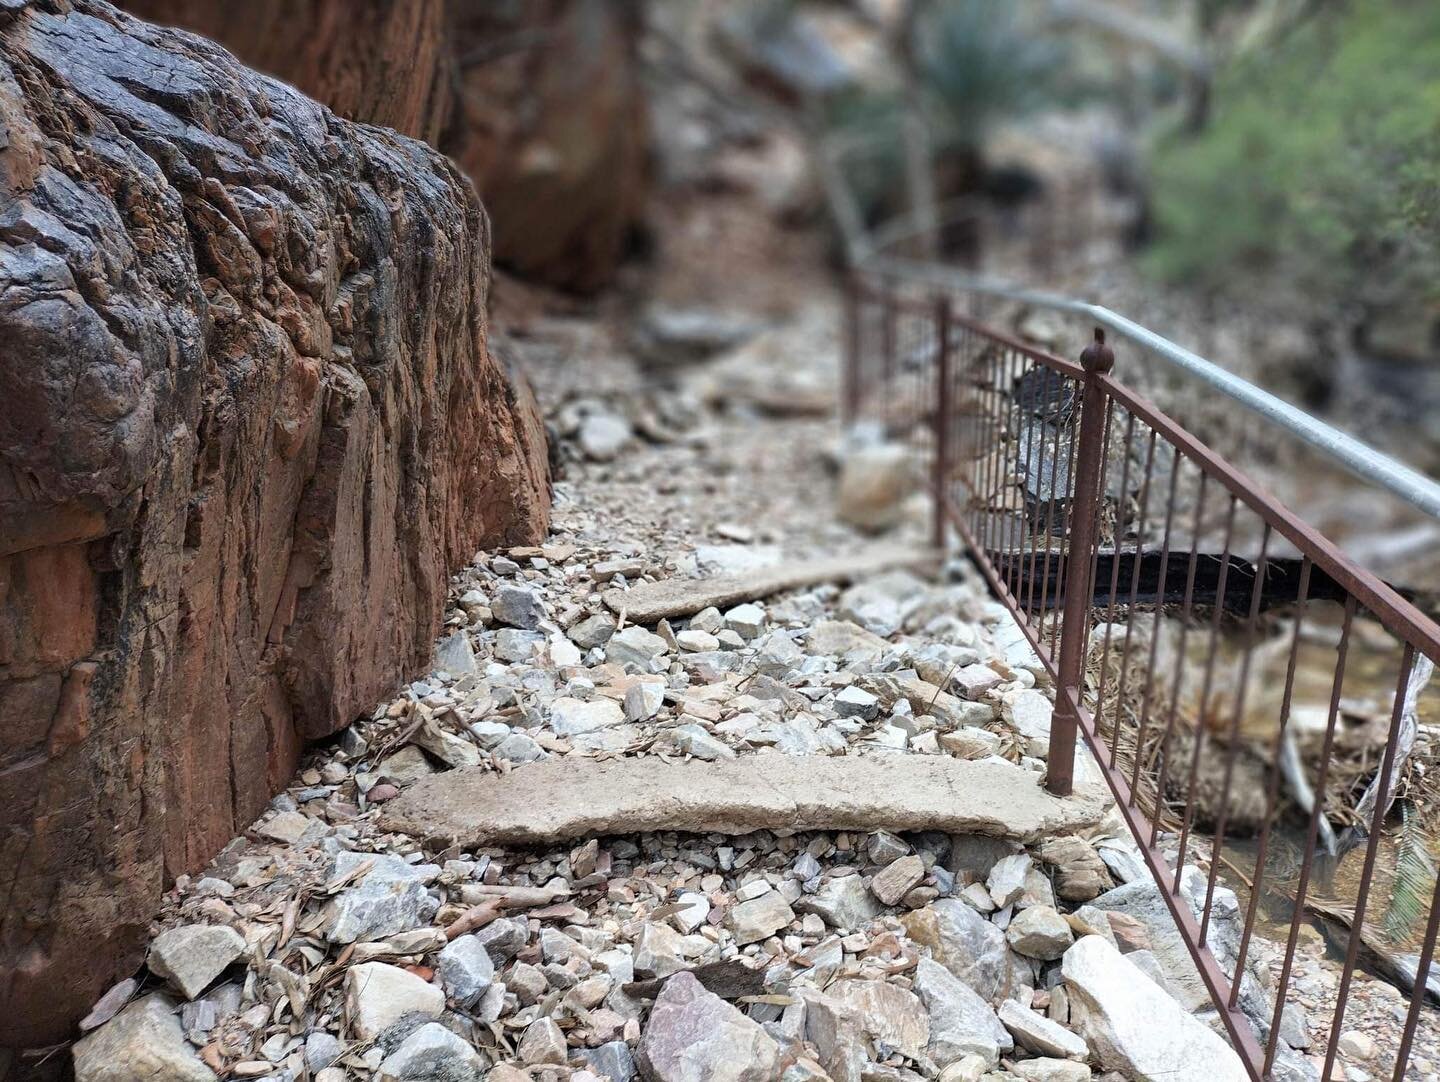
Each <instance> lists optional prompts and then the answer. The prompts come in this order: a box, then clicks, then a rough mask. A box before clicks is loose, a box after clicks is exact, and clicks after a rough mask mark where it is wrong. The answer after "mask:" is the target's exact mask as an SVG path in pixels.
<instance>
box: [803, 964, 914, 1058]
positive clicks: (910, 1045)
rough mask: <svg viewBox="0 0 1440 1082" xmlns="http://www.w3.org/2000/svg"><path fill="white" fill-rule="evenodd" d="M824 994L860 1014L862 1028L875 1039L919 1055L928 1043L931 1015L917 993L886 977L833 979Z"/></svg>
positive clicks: (908, 1054)
mask: <svg viewBox="0 0 1440 1082" xmlns="http://www.w3.org/2000/svg"><path fill="white" fill-rule="evenodd" d="M825 991H826V994H828V995H831V996H833V997H834V998H836V999H838V1000H839V1001H840V1002H841V1003H847V1004H849V1005H850V1006H851V1007H853V1008H855V1010H856V1011H857V1012H859V1014H860V1018H861V1025H862V1026H863V1027H864V1030H865V1032H866V1033H867V1034H868V1035H869V1036H870V1037H871V1038H872V1039H873V1040H874V1041H876V1042H877V1043H879V1044H881V1045H883V1046H885V1047H889V1048H897V1049H899V1050H900V1051H901V1052H903V1053H904V1054H905V1055H907V1056H909V1057H910V1058H911V1059H918V1058H920V1056H921V1055H922V1054H923V1052H924V1050H925V1046H926V1045H927V1044H929V1043H930V1016H929V1014H927V1013H926V1011H925V1005H924V1004H923V1003H921V1002H920V997H919V996H917V995H915V993H913V992H907V991H906V990H905V989H903V988H901V987H900V986H899V985H896V984H890V983H889V982H887V981H864V980H842V981H835V982H834V983H833V984H831V985H830V987H828V988H827V989H826V990H825Z"/></svg>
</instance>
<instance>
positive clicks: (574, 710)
mask: <svg viewBox="0 0 1440 1082" xmlns="http://www.w3.org/2000/svg"><path fill="white" fill-rule="evenodd" d="M624 722H625V711H624V710H622V709H621V707H620V704H619V703H617V702H616V701H615V700H614V699H572V698H568V697H564V698H559V699H556V700H555V701H554V702H552V703H551V704H550V728H551V729H552V730H554V732H555V735H556V736H578V735H579V734H581V733H593V732H594V731H595V730H597V729H608V728H610V727H611V726H614V725H621V724H624Z"/></svg>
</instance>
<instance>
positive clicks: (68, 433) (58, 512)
mask: <svg viewBox="0 0 1440 1082" xmlns="http://www.w3.org/2000/svg"><path fill="white" fill-rule="evenodd" d="M417 100H418V99H417ZM407 108H409V107H407ZM489 260H490V240H489V226H488V222H487V218H486V216H485V213H484V211H483V210H482V208H481V206H480V203H479V202H478V201H477V199H476V197H475V194H474V191H473V189H472V186H471V185H470V183H469V182H468V181H467V180H466V179H465V177H464V176H462V175H461V174H460V173H459V171H458V170H457V169H456V168H455V167H454V166H453V165H452V164H451V163H450V162H449V161H447V160H446V159H445V158H443V157H442V156H440V155H439V154H437V153H436V152H434V151H433V150H431V149H430V148H429V147H427V146H426V145H424V144H422V143H420V142H416V141H413V140H411V139H408V138H405V137H403V136H400V135H397V134H395V133H394V132H391V131H389V130H386V129H383V128H376V127H369V126H365V125H359V124H354V123H351V122H349V121H346V120H344V119H341V118H340V117H337V116H336V115H334V114H333V113H332V112H330V111H329V110H328V109H326V108H324V107H323V106H321V105H318V104H316V103H315V102H313V101H311V100H309V99H308V98H305V97H303V96H302V95H301V94H300V93H298V92H297V91H295V90H293V89H292V88H291V87H289V86H287V85H284V84H282V83H280V82H277V81H274V80H271V79H269V78H266V77H263V76H261V75H259V74H257V73H255V72H253V71H251V70H250V69H248V68H246V67H244V66H242V65H241V64H240V63H239V62H237V61H236V60H235V59H234V58H232V57H231V56H230V55H229V54H228V53H226V52H225V51H224V50H223V49H222V48H220V47H219V46H218V45H212V44H210V43H209V42H206V41H204V40H202V39H199V38H195V37H192V36H189V35H186V34H181V33H178V32H175V31H171V30H166V29H159V28H156V27H152V26H150V25H148V24H145V23H142V22H139V21H138V20H136V19H134V18H132V17H130V16H128V15H125V14H123V13H121V12H119V11H117V10H116V9H114V8H112V7H110V6H109V5H107V4H105V3H103V2H101V0H34V2H31V0H0V719H3V720H0V1045H11V1046H15V1045H35V1044H40V1043H45V1042H49V1041H53V1040H59V1039H63V1038H65V1037H66V1036H69V1035H70V1034H71V1032H72V1029H71V1027H72V1025H73V1023H74V1021H75V1019H76V1018H77V1017H78V1015H79V1014H81V1013H83V1012H84V1010H85V1009H86V1008H87V1007H88V1006H89V1004H90V1003H91V1002H92V1001H93V999H94V998H95V996H96V995H97V994H98V993H100V992H101V991H103V990H104V989H105V987H107V986H108V985H109V984H110V983H111V982H112V981H113V980H115V979H116V978H117V977H118V976H121V975H124V974H127V973H129V972H131V971H133V967H134V966H135V965H136V964H138V962H139V960H140V952H141V948H142V944H143V942H144V940H145V929H146V925H147V923H148V921H149V919H150V917H151V915H152V914H153V912H154V911H155V907H156V905H157V903H158V899H159V896H160V893H161V891H162V889H163V887H164V885H165V884H166V882H167V881H168V880H169V879H170V878H171V877H173V876H174V875H176V874H178V873H180V872H182V871H188V870H193V869H195V868H197V867H199V866H201V865H202V864H203V863H204V862H205V861H206V860H207V859H208V858H209V857H210V856H211V855H213V853H214V852H215V851H216V850H217V849H218V848H219V847H220V846H221V845H223V844H224V843H225V842H226V841H227V840H228V839H229V838H231V837H232V836H233V835H234V834H235V833H236V832H237V831H240V830H243V829H244V828H245V827H246V826H247V825H248V824H249V823H250V822H251V821H252V820H253V819H254V817H255V816H256V815H257V813H258V812H259V811H260V810H261V809H262V808H263V807H264V805H265V803H266V801H267V800H268V798H269V797H270V795H271V794H272V793H274V792H275V791H276V790H277V789H278V788H280V787H281V786H282V785H283V784H284V782H285V781H286V780H287V779H288V777H289V776H290V774H291V772H292V770H293V767H294V765H295V762H296V758H297V756H298V754H299V751H300V748H301V746H302V744H303V742H304V741H305V740H307V739H314V738H318V737H322V736H324V735H326V734H327V733H331V732H333V731H335V730H336V729H338V728H340V727H342V726H344V725H345V724H347V723H348V722H350V721H351V720H352V719H353V718H354V717H355V716H356V715H358V714H359V713H361V712H364V711H367V710H369V709H370V708H371V707H372V706H373V704H374V703H375V702H376V701H377V700H378V699H380V698H381V697H382V696H384V695H385V694H386V693H388V692H389V691H391V690H392V689H393V688H394V686H395V684H396V683H397V682H398V681H399V680H401V679H403V678H405V677H407V676H410V675H413V674H414V673H416V672H417V671H418V670H420V669H421V668H423V667H424V665H425V664H426V661H427V659H428V657H429V654H430V651H431V648H432V644H433V641H434V638H435V635H436V633H437V631H438V628H439V623H440V615H441V610H442V606H443V602H444V595H445V591H446V582H447V574H448V572H449V571H450V570H451V569H452V568H453V567H455V566H456V565H458V564H460V563H462V562H464V561H465V560H467V559H468V558H469V557H470V556H471V554H472V553H473V552H474V551H475V549H476V548H478V547H484V546H495V545H505V544H516V543H526V542H532V541H534V540H536V539H537V538H539V537H540V536H541V535H542V534H543V532H544V529H545V526H546V519H547V508H548V491H547V489H548V478H547V474H546V456H545V449H544V437H543V432H542V430H541V427H540V424H539V421H538V418H537V417H536V415H535V412H534V408H533V403H531V402H530V401H529V399H528V392H525V391H524V390H523V385H517V384H514V383H512V382H511V381H510V380H509V379H508V378H507V375H506V373H505V371H504V370H503V368H502V366H501V365H500V364H499V363H498V362H497V361H496V359H495V358H494V357H493V356H492V355H491V353H490V352H489V350H488V349H487V326H486V297H487V290H488V283H489V273H490V263H489Z"/></svg>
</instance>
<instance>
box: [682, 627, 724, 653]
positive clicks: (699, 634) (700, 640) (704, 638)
mask: <svg viewBox="0 0 1440 1082" xmlns="http://www.w3.org/2000/svg"><path fill="white" fill-rule="evenodd" d="M675 642H676V643H677V644H678V645H679V647H680V649H682V650H684V651H685V652H686V653H691V654H696V653H700V654H708V653H710V652H712V651H715V650H718V649H720V640H719V639H717V638H716V637H715V636H714V635H712V634H710V633H709V632H708V631H698V630H696V629H694V628H691V629H689V630H687V631H682V632H680V633H679V634H678V635H676V636H675Z"/></svg>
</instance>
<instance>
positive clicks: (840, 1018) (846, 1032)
mask: <svg viewBox="0 0 1440 1082" xmlns="http://www.w3.org/2000/svg"><path fill="white" fill-rule="evenodd" d="M797 994H798V995H799V997H800V1000H801V1002H802V1003H803V1004H804V1005H805V1039H806V1040H807V1041H809V1042H810V1043H811V1044H813V1045H814V1046H815V1050H816V1052H817V1053H818V1054H819V1057H820V1063H821V1065H822V1066H823V1067H824V1068H825V1071H826V1073H827V1074H829V1076H830V1078H831V1079H832V1082H861V1074H862V1072H863V1071H864V1069H865V1066H866V1064H867V1063H868V1062H869V1057H868V1056H867V1055H866V1052H865V1047H864V1045H865V1034H864V1030H863V1028H862V1021H861V1018H860V1012H859V1011H857V1010H856V1009H855V1008H854V1007H852V1006H850V1005H849V1004H848V1003H842V1002H840V1000H838V999H835V998H834V997H833V996H828V995H825V994H824V993H822V992H820V991H818V990H817V989H814V988H809V987H805V986H803V985H802V986H801V987H800V988H799V989H798V991H797Z"/></svg>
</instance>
